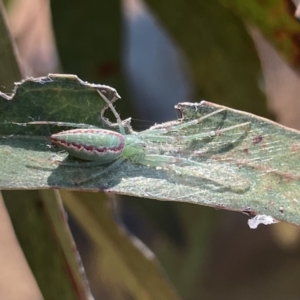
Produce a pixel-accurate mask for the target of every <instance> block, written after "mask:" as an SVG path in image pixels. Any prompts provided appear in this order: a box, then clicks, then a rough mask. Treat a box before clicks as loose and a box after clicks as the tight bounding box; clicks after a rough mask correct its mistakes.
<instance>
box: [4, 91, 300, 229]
mask: <svg viewBox="0 0 300 300" xmlns="http://www.w3.org/2000/svg"><path fill="white" fill-rule="evenodd" d="M56 90H57V89H54V93H56ZM60 90H61V91H63V89H60ZM88 91H89V93H90V88H88ZM51 93H52V89H48V90H47V95H48V97H49V99H50V98H51V97H50V95H51ZM61 93H63V92H61ZM28 97H29V98H30V96H29V95H28ZM11 101H14V100H11ZM19 101H21V100H19ZM72 101H73V98H72V99H69V100H68V104H69V105H71V106H72ZM74 101H75V103H76V101H77V100H76V99H75V100H74ZM98 101H99V99H98ZM71 106H70V107H71ZM73 107H74V106H73ZM75 107H76V106H75ZM220 108H222V107H221V106H218V105H216V104H212V103H209V102H201V103H200V104H197V103H181V104H178V105H177V109H178V110H179V111H180V112H181V113H182V115H183V121H177V122H176V123H172V124H173V125H174V124H180V122H185V121H188V120H194V119H197V118H199V117H201V116H206V115H208V114H210V113H212V112H213V111H216V110H219V109H220ZM69 109H70V108H69ZM92 113H93V114H94V115H98V112H97V111H95V110H93V111H92ZM72 121H76V120H72ZM79 121H81V120H79ZM178 122H179V123H178ZM245 122H248V123H247V124H248V125H244V126H239V125H241V124H244V123H245ZM166 126H170V124H161V125H159V126H158V127H166ZM231 126H236V127H235V128H234V129H231V130H228V131H226V132H221V131H220V134H217V135H216V136H213V134H212V133H218V130H219V129H220V130H222V129H224V128H228V127H231ZM156 128H157V127H156ZM6 130H7V129H6ZM205 132H206V133H207V132H210V135H211V136H207V137H206V138H203V139H197V140H192V141H191V142H190V143H187V145H186V146H185V148H183V146H182V145H181V144H180V138H182V137H183V136H188V135H191V134H199V133H205ZM170 135H173V136H175V137H177V138H178V142H176V143H173V144H172V145H171V146H172V147H171V148H169V149H164V148H163V145H161V144H160V143H153V144H152V147H157V149H156V150H158V151H160V152H161V155H162V156H161V157H162V158H164V156H163V155H174V157H175V158H176V157H178V156H176V155H178V154H179V155H180V158H184V159H188V158H190V159H191V160H193V161H196V162H197V163H198V165H191V166H186V167H183V168H181V169H179V171H178V169H176V170H174V168H172V164H171V163H170V167H168V168H161V169H156V168H153V167H148V166H146V165H140V164H137V163H133V162H131V161H125V162H124V163H122V164H121V165H119V166H118V167H116V168H115V169H112V170H111V171H109V172H107V173H105V174H104V175H103V176H102V177H99V178H96V179H95V180H92V181H88V182H86V183H85V184H83V185H81V186H77V185H76V181H77V180H78V179H86V178H89V177H90V176H91V175H92V174H94V173H96V172H99V170H105V169H106V166H104V167H100V166H97V167H91V168H83V167H82V166H83V164H82V162H78V161H77V162H76V163H77V164H76V165H75V166H72V167H70V166H64V165H57V164H55V162H56V161H57V160H60V161H61V160H64V159H65V158H66V156H67V155H66V154H63V153H61V151H57V150H55V149H53V148H52V147H50V143H49V141H48V139H47V137H43V136H40V137H35V136H30V135H22V136H21V135H13V132H11V133H10V134H9V135H3V136H2V138H1V148H0V151H1V152H0V157H1V160H0V169H1V175H0V186H1V188H3V189H12V188H15V189H20V188H26V189H28V188H31V189H32V188H35V189H36V188H68V189H73V190H82V189H84V190H89V191H98V190H106V191H109V192H115V193H120V194H127V195H134V196H139V197H147V198H153V199H159V200H172V201H183V202H191V203H197V204H202V205H208V206H213V207H222V208H224V209H229V210H239V211H247V212H255V213H259V214H267V215H271V216H273V217H275V218H276V219H279V220H285V221H288V222H291V223H295V224H300V216H299V209H297V207H298V205H297V203H298V200H297V199H299V189H300V187H299V171H298V170H299V169H300V165H299V164H300V159H299V158H300V157H299V153H300V152H299V149H300V142H298V140H299V133H298V132H296V131H294V130H291V129H288V128H285V127H283V126H280V125H278V124H276V123H274V122H271V121H268V120H266V119H262V118H259V117H256V116H254V115H251V114H247V113H244V112H240V111H236V110H232V109H229V108H226V109H225V110H224V111H222V112H219V113H216V114H214V115H211V116H210V117H209V118H207V119H205V120H204V121H203V122H201V123H200V124H195V125H193V126H190V127H187V128H185V129H181V130H179V131H178V132H173V133H170ZM179 146H180V147H179ZM152 150H153V149H152ZM164 151H165V152H164ZM170 153H171V154H170Z"/></svg>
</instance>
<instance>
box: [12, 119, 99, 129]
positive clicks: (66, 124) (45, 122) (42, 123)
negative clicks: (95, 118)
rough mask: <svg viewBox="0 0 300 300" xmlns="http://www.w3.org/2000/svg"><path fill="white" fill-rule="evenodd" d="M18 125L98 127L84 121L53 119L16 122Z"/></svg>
mask: <svg viewBox="0 0 300 300" xmlns="http://www.w3.org/2000/svg"><path fill="white" fill-rule="evenodd" d="M17 124H19V125H23V126H26V125H54V126H64V127H76V128H99V127H97V126H93V125H89V124H84V123H70V122H55V121H33V122H27V123H17Z"/></svg>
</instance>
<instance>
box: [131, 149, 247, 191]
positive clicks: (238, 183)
mask: <svg viewBox="0 0 300 300" xmlns="http://www.w3.org/2000/svg"><path fill="white" fill-rule="evenodd" d="M136 162H137V163H140V164H143V165H148V166H152V167H161V168H163V169H167V170H171V171H174V172H175V173H177V174H180V175H186V176H192V177H198V178H202V179H206V180H209V181H211V182H213V183H214V184H216V185H219V186H223V187H225V188H228V189H230V190H233V191H235V192H238V193H240V192H245V191H246V190H248V189H249V188H250V182H249V181H248V180H247V179H245V178H243V177H241V176H238V175H235V174H233V173H230V172H226V171H224V170H220V169H218V168H211V167H209V168H207V167H205V166H204V164H201V163H199V162H196V161H193V160H190V159H186V158H179V157H173V156H168V155H145V156H143V157H141V159H140V160H139V161H136ZM185 166H192V167H197V166H198V167H199V168H197V169H191V168H189V169H188V168H183V167H185Z"/></svg>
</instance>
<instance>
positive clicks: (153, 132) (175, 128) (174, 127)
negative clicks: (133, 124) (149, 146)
mask: <svg viewBox="0 0 300 300" xmlns="http://www.w3.org/2000/svg"><path fill="white" fill-rule="evenodd" d="M224 110H226V109H225V108H221V109H218V110H215V111H213V112H211V113H209V114H207V115H205V116H203V117H201V118H198V119H194V120H191V121H188V122H183V123H181V124H178V125H170V126H167V127H163V128H157V129H155V128H153V129H148V130H145V131H142V132H139V134H140V135H147V136H148V135H149V136H150V135H161V134H166V133H168V132H173V131H178V130H180V129H183V128H186V127H190V126H193V125H197V124H199V123H200V122H202V121H204V120H205V119H208V118H211V117H212V116H214V115H216V114H219V113H221V112H222V111H224Z"/></svg>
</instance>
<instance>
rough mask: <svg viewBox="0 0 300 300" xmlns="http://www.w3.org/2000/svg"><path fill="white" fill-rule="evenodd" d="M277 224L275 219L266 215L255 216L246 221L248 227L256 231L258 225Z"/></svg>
mask: <svg viewBox="0 0 300 300" xmlns="http://www.w3.org/2000/svg"><path fill="white" fill-rule="evenodd" d="M275 223H278V221H277V220H276V219H274V218H273V217H271V216H266V215H256V216H255V217H253V218H252V219H249V220H248V225H249V227H250V228H251V229H256V228H257V226H258V225H259V224H264V225H271V224H275Z"/></svg>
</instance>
